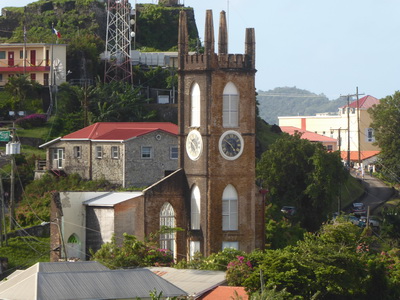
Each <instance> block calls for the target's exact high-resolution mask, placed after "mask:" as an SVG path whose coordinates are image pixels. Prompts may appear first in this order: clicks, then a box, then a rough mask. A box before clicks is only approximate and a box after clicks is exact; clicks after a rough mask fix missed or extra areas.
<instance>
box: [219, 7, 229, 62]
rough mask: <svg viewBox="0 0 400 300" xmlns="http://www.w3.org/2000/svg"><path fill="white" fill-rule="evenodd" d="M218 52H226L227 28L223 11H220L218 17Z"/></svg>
mask: <svg viewBox="0 0 400 300" xmlns="http://www.w3.org/2000/svg"><path fill="white" fill-rule="evenodd" d="M218 54H228V30H227V26H226V14H225V11H221V13H220V18H219V35H218Z"/></svg>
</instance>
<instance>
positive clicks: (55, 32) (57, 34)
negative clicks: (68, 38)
mask: <svg viewBox="0 0 400 300" xmlns="http://www.w3.org/2000/svg"><path fill="white" fill-rule="evenodd" d="M52 31H53V33H54V34H55V35H56V36H57V37H58V38H61V33H60V32H59V31H58V30H57V29H55V28H54V27H53V28H52Z"/></svg>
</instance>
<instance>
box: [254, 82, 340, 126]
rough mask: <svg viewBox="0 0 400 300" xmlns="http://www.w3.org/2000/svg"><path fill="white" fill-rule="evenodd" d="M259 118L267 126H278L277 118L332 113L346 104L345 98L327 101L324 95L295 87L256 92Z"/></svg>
mask: <svg viewBox="0 0 400 300" xmlns="http://www.w3.org/2000/svg"><path fill="white" fill-rule="evenodd" d="M257 100H258V103H259V105H258V108H259V111H260V117H261V118H262V119H263V120H265V121H266V122H267V123H269V124H278V116H310V115H311V116H312V115H315V114H316V113H324V112H334V113H336V112H337V111H338V108H339V107H341V106H343V105H346V104H347V99H346V98H338V99H336V100H329V99H328V98H327V97H326V96H325V95H324V94H320V95H317V94H314V93H312V92H309V91H307V90H302V89H298V88H296V87H278V88H275V89H273V90H269V91H258V96H257Z"/></svg>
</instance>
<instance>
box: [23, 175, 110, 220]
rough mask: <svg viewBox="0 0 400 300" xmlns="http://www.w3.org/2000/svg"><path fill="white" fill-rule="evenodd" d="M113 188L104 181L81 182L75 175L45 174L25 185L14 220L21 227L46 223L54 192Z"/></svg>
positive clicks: (107, 189)
mask: <svg viewBox="0 0 400 300" xmlns="http://www.w3.org/2000/svg"><path fill="white" fill-rule="evenodd" d="M31 174H33V172H32V173H31ZM115 188H116V187H115V186H113V185H111V184H109V183H108V182H107V181H105V180H97V181H94V180H83V179H82V178H81V177H80V176H79V175H77V174H71V175H69V176H67V177H56V176H53V175H50V174H45V175H44V176H43V177H42V178H41V179H38V180H34V181H32V182H31V183H30V184H28V185H26V187H25V192H24V194H23V195H22V200H21V202H20V203H19V204H18V207H17V209H16V218H17V221H18V223H19V224H20V225H21V226H28V225H36V224H40V223H41V222H43V221H46V222H48V221H49V220H50V202H51V199H52V195H53V192H54V191H66V190H68V191H109V190H113V189H115Z"/></svg>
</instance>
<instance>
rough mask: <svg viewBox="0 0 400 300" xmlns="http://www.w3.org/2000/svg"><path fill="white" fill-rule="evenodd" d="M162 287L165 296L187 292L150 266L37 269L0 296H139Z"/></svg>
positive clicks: (49, 299) (35, 297)
mask: <svg viewBox="0 0 400 300" xmlns="http://www.w3.org/2000/svg"><path fill="white" fill-rule="evenodd" d="M153 290H156V291H157V292H158V293H159V292H161V291H162V295H163V297H175V296H186V295H187V294H186V292H184V291H183V290H182V289H180V288H178V287H176V286H175V285H173V284H171V283H169V282H168V281H166V280H165V279H163V278H161V277H159V276H157V275H156V274H154V273H152V272H151V271H149V270H145V269H133V270H107V271H88V272H38V273H36V274H32V275H31V276H29V277H28V278H25V280H22V281H19V282H17V283H15V284H14V285H13V286H11V287H9V288H7V289H6V290H4V289H2V286H0V298H1V299H26V300H30V299H41V300H47V299H48V300H53V299H136V297H140V298H149V295H150V292H151V291H153Z"/></svg>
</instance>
